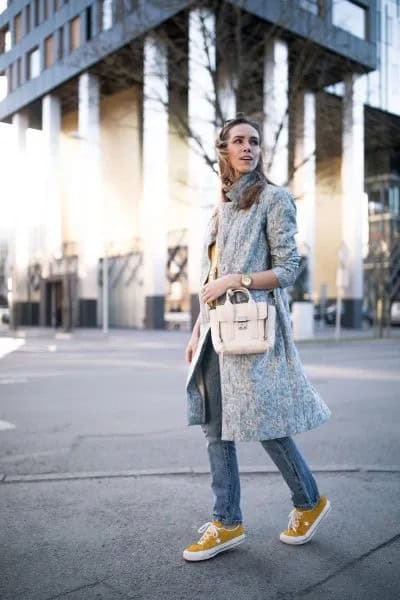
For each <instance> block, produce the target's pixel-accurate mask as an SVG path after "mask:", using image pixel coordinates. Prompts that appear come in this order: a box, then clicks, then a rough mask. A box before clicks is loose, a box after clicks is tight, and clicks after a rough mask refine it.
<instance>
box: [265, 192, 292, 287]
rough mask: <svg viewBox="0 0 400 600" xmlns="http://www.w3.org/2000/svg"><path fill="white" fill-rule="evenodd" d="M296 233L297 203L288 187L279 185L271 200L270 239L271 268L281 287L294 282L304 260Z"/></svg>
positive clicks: (268, 210) (268, 214)
mask: <svg viewBox="0 0 400 600" xmlns="http://www.w3.org/2000/svg"><path fill="white" fill-rule="evenodd" d="M296 233H297V224H296V204H295V202H294V200H293V197H292V196H291V194H290V193H289V192H288V191H287V190H285V189H284V188H279V187H277V188H276V189H274V191H273V192H272V194H270V195H269V199H268V202H267V241H268V246H269V250H270V254H271V270H272V271H273V272H274V273H275V275H276V277H277V279H278V281H279V287H281V288H285V287H288V286H291V285H293V284H294V282H295V280H296V275H297V269H298V267H299V264H300V256H299V254H298V252H297V247H296V242H295V239H294V236H295V234H296Z"/></svg>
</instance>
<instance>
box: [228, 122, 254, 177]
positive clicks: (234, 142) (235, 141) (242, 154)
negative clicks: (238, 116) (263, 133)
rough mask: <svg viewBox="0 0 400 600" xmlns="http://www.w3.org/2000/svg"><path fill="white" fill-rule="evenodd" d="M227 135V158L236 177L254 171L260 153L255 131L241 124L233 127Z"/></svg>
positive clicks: (249, 126)
mask: <svg viewBox="0 0 400 600" xmlns="http://www.w3.org/2000/svg"><path fill="white" fill-rule="evenodd" d="M228 135H229V137H228V141H227V147H226V150H227V158H228V160H229V162H230V164H231V166H232V168H233V170H234V171H235V173H236V175H237V177H240V176H241V175H244V174H245V173H250V172H251V171H254V169H255V168H256V166H257V164H258V161H259V158H260V152H261V149H260V138H259V136H258V133H257V130H256V129H254V127H252V126H251V125H247V124H246V123H241V124H240V125H234V127H232V129H230V131H229V134H228Z"/></svg>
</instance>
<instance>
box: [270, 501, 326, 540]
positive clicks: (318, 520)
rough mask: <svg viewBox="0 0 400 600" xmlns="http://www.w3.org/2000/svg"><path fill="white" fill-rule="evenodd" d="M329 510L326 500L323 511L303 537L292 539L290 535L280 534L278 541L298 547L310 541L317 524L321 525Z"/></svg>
mask: <svg viewBox="0 0 400 600" xmlns="http://www.w3.org/2000/svg"><path fill="white" fill-rule="evenodd" d="M331 508H332V506H331V503H330V502H329V500H328V501H327V503H326V505H325V508H324V510H323V511H322V513H321V514H320V515H319V517H318V519H317V520H316V521H315V522H314V523H313V525H312V527H310V529H309V530H308V531H307V533H306V534H305V535H302V536H299V537H296V538H293V537H292V536H290V535H285V534H284V533H281V535H280V536H279V539H280V540H281V542H283V543H284V544H290V545H292V546H299V545H300V544H306V543H307V542H309V541H310V540H311V538H312V537H313V535H314V534H315V533H316V531H317V529H318V526H319V524H320V523H321V521H323V520H324V519H325V517H326V516H327V514H328V513H329V512H330V511H331Z"/></svg>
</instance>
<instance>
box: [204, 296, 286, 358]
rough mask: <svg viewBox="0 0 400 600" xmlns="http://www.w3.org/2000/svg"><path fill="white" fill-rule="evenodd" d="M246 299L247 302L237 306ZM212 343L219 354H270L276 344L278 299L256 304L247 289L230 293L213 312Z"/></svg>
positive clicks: (211, 319)
mask: <svg viewBox="0 0 400 600" xmlns="http://www.w3.org/2000/svg"><path fill="white" fill-rule="evenodd" d="M243 296H245V297H246V298H247V301H246V302H241V301H239V302H235V300H240V298H241V297H242V298H243ZM209 314H210V323H211V339H212V344H213V347H214V350H215V351H216V352H218V353H219V354H221V353H222V354H256V353H258V352H269V351H271V350H272V348H273V347H274V343H275V320H276V308H275V299H273V300H271V303H270V302H269V301H268V300H267V301H262V302H255V300H254V299H253V298H252V296H251V294H250V292H249V290H248V289H247V288H239V289H228V290H227V293H226V300H225V303H224V304H217V305H216V306H215V308H210V311H209Z"/></svg>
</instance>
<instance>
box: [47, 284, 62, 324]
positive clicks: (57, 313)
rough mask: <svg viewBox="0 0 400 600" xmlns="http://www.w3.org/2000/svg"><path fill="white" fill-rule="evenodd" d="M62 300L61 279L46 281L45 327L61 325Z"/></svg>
mask: <svg viewBox="0 0 400 600" xmlns="http://www.w3.org/2000/svg"><path fill="white" fill-rule="evenodd" d="M62 300H63V283H62V281H61V280H54V281H46V318H45V325H46V327H55V328H57V327H62Z"/></svg>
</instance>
